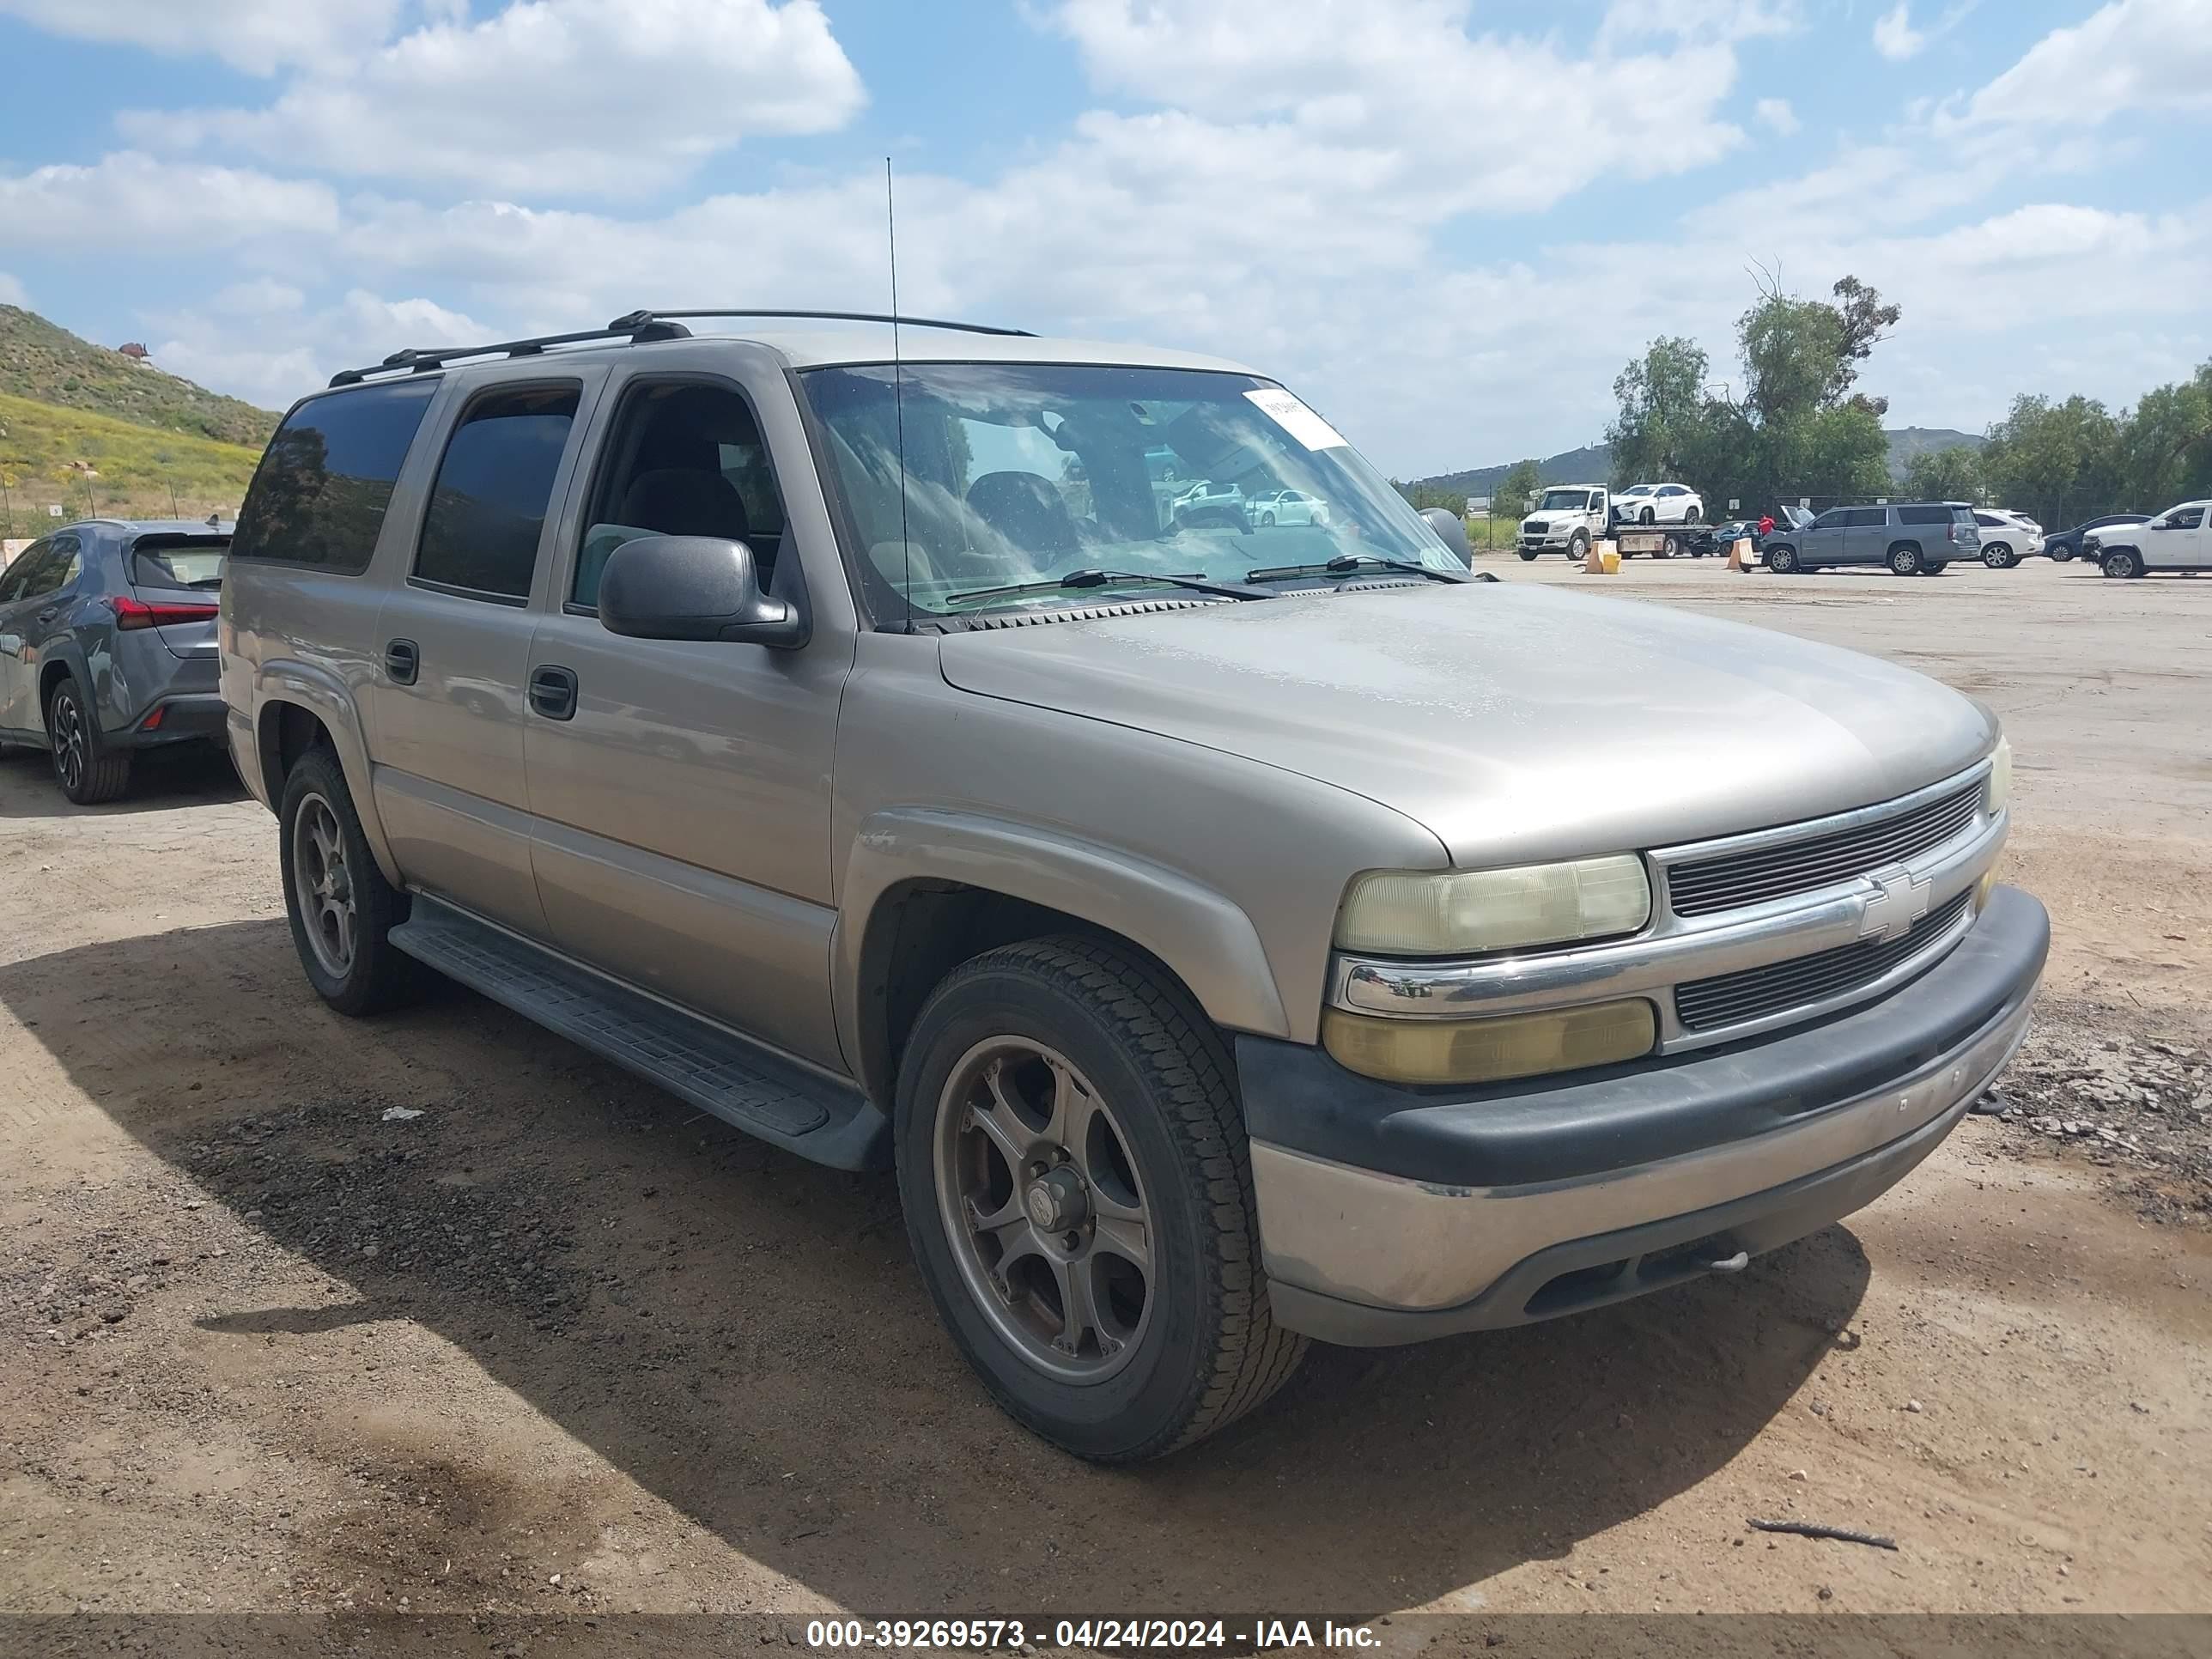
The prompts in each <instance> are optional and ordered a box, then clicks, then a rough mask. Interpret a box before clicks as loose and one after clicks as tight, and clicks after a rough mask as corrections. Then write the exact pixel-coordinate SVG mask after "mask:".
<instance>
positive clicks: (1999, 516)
mask: <svg viewBox="0 0 2212 1659" xmlns="http://www.w3.org/2000/svg"><path fill="white" fill-rule="evenodd" d="M1974 523H1975V524H1976V525H1977V526H1979V527H1980V529H1981V532H1982V562H1983V563H1984V564H1985V565H1987V566H1989V568H1990V569H1992V570H2005V569H2009V568H2011V567H2012V566H2014V565H2016V564H2018V563H2019V562H2021V560H2022V559H2027V558H2033V556H2035V555H2036V554H2038V553H2040V552H2042V551H2043V526H2041V525H2039V524H2038V523H2036V521H2035V520H2033V519H2031V518H2029V517H2028V516H2027V513H2015V512H2013V511H2012V510H2011V509H2010V508H2008V507H1976V508H1975V509H1974Z"/></svg>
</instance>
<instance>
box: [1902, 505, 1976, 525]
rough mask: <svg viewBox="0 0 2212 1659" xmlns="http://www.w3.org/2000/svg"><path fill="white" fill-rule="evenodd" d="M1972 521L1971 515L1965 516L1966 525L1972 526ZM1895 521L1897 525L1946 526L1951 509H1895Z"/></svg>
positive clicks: (1949, 519) (1949, 518)
mask: <svg viewBox="0 0 2212 1659" xmlns="http://www.w3.org/2000/svg"><path fill="white" fill-rule="evenodd" d="M1973 520H1974V515H1973V514H1972V513H1966V522H1967V523H1969V524H1972V522H1973ZM1897 521H1898V523H1899V524H1948V523H1950V522H1951V509H1950V508H1949V507H1899V508H1898V509H1897Z"/></svg>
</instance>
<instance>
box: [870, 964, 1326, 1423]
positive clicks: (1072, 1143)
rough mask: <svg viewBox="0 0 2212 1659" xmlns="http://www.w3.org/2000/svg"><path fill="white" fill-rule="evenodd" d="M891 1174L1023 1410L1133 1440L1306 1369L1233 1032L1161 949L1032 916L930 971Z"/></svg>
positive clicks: (1003, 1392)
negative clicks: (1192, 992)
mask: <svg viewBox="0 0 2212 1659" xmlns="http://www.w3.org/2000/svg"><path fill="white" fill-rule="evenodd" d="M894 1131H895V1137H896V1157H897V1164H898V1181H899V1195H900V1198H901V1200H902V1203H903V1205H904V1207H905V1211H906V1218H907V1229H908V1233H909V1235H910V1236H911V1237H912V1239H913V1243H914V1250H915V1260H916V1261H917V1262H918V1263H919V1265H920V1267H921V1273H922V1278H923V1279H924V1281H925V1282H926V1283H927V1285H928V1286H929V1291H930V1295H931V1297H932V1298H933V1300H934V1301H935V1302H936V1304H937V1310H938V1313H939V1316H940V1317H941V1318H942V1319H943V1320H944V1322H945V1327H946V1328H947V1329H948V1330H949V1331H950V1332H951V1334H952V1339H953V1341H954V1343H955V1344H956V1345H957V1346H958V1347H959V1349H960V1351H961V1352H962V1354H963V1356H964V1357H965V1358H966V1359H967V1360H968V1363H969V1365H971V1366H972V1367H973V1368H974V1369H975V1373H976V1375H977V1376H979V1377H980V1378H981V1380H982V1383H983V1385H984V1387H985V1388H986V1389H988V1390H989V1391H990V1393H991V1395H992V1397H993V1398H994V1399H995V1400H996V1401H998V1402H999V1405H1000V1407H1002V1408H1003V1409H1004V1410H1005V1411H1006V1413H1007V1414H1008V1415H1009V1416H1011V1417H1012V1418H1013V1419H1015V1420H1016V1421H1018V1422H1019V1423H1021V1424H1023V1425H1024V1426H1025V1427H1027V1428H1029V1429H1030V1430H1031V1431H1034V1432H1036V1434H1038V1435H1041V1436H1042V1437H1044V1438H1045V1439H1047V1440H1049V1441H1051V1442H1052V1443H1054V1445H1057V1446H1060V1447H1061V1448H1063V1449H1066V1450H1067V1451H1070V1452H1073V1453H1074V1454H1075V1455H1078V1456H1079V1457H1086V1458H1091V1459H1093V1460H1095V1461H1097V1462H1107V1463H1133V1462H1139V1461H1141V1460H1143V1459H1146V1458H1150V1457H1157V1456H1159V1455H1162V1454H1164V1453H1166V1452H1170V1451H1174V1450H1176V1449H1178V1448H1180V1447H1183V1446H1187V1445H1189V1444H1191V1443H1193V1442H1194V1441H1197V1440H1200V1439H1203V1438H1204V1437H1206V1436H1207V1435H1209V1434H1212V1432H1214V1431H1216V1430H1217V1429H1219V1428H1222V1427H1224V1426H1225V1425H1227V1424H1229V1423H1230V1422H1231V1421H1233V1420H1235V1419H1237V1418H1238V1417H1240V1416H1242V1415H1243V1413H1246V1412H1248V1411H1249V1410H1251V1409H1252V1408H1253V1407H1255V1406H1257V1405H1259V1404H1260V1403H1261V1401H1264V1400H1266V1399H1267V1397H1268V1396H1269V1395H1272V1394H1273V1393H1274V1392H1275V1390H1276V1389H1279V1388H1280V1387H1281V1386H1282V1385H1283V1384H1284V1383H1285V1382H1287V1381H1288V1380H1289V1379H1290V1376H1291V1372H1292V1371H1293V1370H1296V1369H1297V1363H1298V1360H1299V1358H1300V1357H1301V1356H1302V1355H1303V1354H1304V1351H1305V1340H1304V1338H1302V1337H1299V1336H1296V1335H1293V1334H1291V1333H1290V1332H1287V1331H1284V1330H1281V1329H1279V1328H1277V1327H1276V1325H1275V1323H1274V1321H1273V1317H1272V1316H1271V1314H1270V1312H1269V1310H1268V1305H1267V1281H1266V1279H1265V1276H1264V1275H1263V1273H1261V1267H1260V1244H1259V1228H1258V1222H1257V1213H1256V1206H1255V1203H1254V1200H1253V1195H1252V1171H1251V1156H1250V1149H1249V1142H1248V1140H1247V1139H1246V1135H1245V1130H1244V1121H1243V1112H1242V1111H1241V1110H1240V1109H1239V1107H1238V1104H1237V1091H1236V1087H1235V1085H1234V1084H1233V1083H1232V1082H1231V1073H1230V1068H1229V1060H1228V1054H1227V1050H1226V1049H1225V1048H1224V1046H1223V1044H1222V1042H1221V1039H1220V1037H1219V1036H1218V1034H1217V1033H1216V1032H1215V1031H1214V1030H1213V1028H1212V1025H1211V1024H1208V1023H1207V1021H1206V1018H1205V1016H1204V1015H1203V1014H1202V1013H1200V1012H1199V1010H1198V1009H1197V1007H1196V1006H1194V1005H1193V1004H1192V1003H1191V1002H1190V1000H1189V999H1188V996H1187V995H1186V994H1184V993H1183V991H1182V988H1181V987H1178V986H1177V985H1176V984H1175V983H1174V982H1173V981H1170V980H1169V979H1168V978H1167V977H1166V976H1165V975H1164V974H1163V973H1162V972H1161V971H1160V970H1159V969H1157V968H1155V967H1153V966H1152V965H1151V964H1149V963H1146V962H1144V961H1142V960H1139V958H1137V957H1133V956H1132V955H1131V954H1129V953H1128V952H1127V951H1123V950H1121V949H1120V948H1119V947H1117V946H1116V945H1112V944H1109V943H1107V942H1105V941H1102V940H1097V939H1081V938H1062V939H1034V940H1030V941H1028V942H1027V943H1024V944H1020V945H1008V946H1006V947H1004V948H1002V949H1000V950H995V951H987V952H986V953H985V954H983V955H982V956H980V957H975V959H974V960H972V961H970V962H968V963H964V964H963V965H962V966H961V967H959V968H957V969H954V970H953V972H952V973H951V975H949V976H948V977H947V978H946V979H945V981H944V983H942V984H941V985H939V987H937V989H936V990H935V991H933V992H932V993H931V994H930V997H929V1000H928V1001H927V1003H926V1004H924V1006H923V1007H922V1011H921V1017H920V1018H919V1019H917V1020H916V1022H915V1029H914V1033H913V1036H912V1037H911V1039H910V1040H909V1041H908V1045H907V1050H906V1055H905V1059H904V1061H903V1063H902V1066H901V1067H900V1072H899V1082H898V1097H897V1104H896V1119H895V1122H894Z"/></svg>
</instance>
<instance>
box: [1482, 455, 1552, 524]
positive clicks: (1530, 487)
mask: <svg viewBox="0 0 2212 1659" xmlns="http://www.w3.org/2000/svg"><path fill="white" fill-rule="evenodd" d="M1539 482H1540V480H1539V479H1538V477H1537V474H1536V463H1535V462H1534V461H1533V460H1529V461H1516V462H1514V463H1513V465H1510V466H1509V467H1507V468H1506V469H1505V476H1504V477H1502V478H1500V479H1499V480H1498V482H1497V483H1495V484H1493V485H1492V486H1491V490H1490V516H1491V517H1492V518H1493V519H1520V518H1525V517H1526V516H1527V515H1528V502H1529V499H1530V498H1531V497H1532V496H1534V495H1535V493H1536V487H1537V484H1538V483H1539Z"/></svg>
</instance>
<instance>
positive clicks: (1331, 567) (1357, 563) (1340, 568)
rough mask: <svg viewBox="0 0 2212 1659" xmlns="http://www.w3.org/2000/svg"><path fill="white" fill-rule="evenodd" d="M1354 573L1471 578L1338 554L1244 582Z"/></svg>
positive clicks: (1253, 574)
mask: <svg viewBox="0 0 2212 1659" xmlns="http://www.w3.org/2000/svg"><path fill="white" fill-rule="evenodd" d="M1355 570H1401V571H1403V572H1404V573H1405V574H1407V575H1408V576H1426V577H1427V578H1428V579H1429V580H1431V581H1438V582H1455V583H1456V582H1467V581H1473V580H1474V577H1472V576H1470V575H1468V574H1467V573H1466V572H1465V571H1461V572H1459V573H1458V574H1454V573H1452V572H1451V571H1449V570H1437V569H1435V568H1431V566H1428V565H1425V564H1416V563H1415V562H1413V560H1411V559H1386V558H1383V556H1381V555H1379V554H1376V553H1340V554H1338V555H1337V556H1335V557H1334V558H1333V559H1328V560H1326V561H1324V562H1322V563H1320V564H1281V565H1275V566H1273V567H1272V568H1268V569H1266V570H1248V571H1246V572H1245V573H1244V580H1246V581H1248V582H1271V581H1277V580H1280V579H1281V578H1283V577H1285V576H1348V575H1350V574H1352V572H1353V571H1355Z"/></svg>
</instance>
